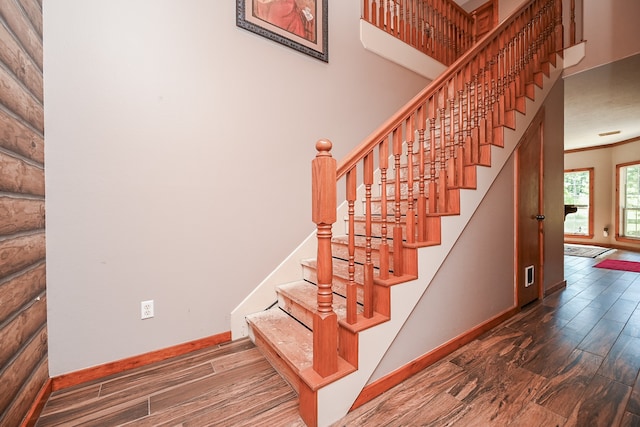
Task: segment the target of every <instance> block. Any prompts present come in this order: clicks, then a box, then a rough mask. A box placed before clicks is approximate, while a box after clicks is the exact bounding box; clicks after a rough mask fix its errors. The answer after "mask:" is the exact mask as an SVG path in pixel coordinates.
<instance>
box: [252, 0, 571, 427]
mask: <svg viewBox="0 0 640 427" xmlns="http://www.w3.org/2000/svg"><path fill="white" fill-rule="evenodd" d="M561 15H562V13H561V2H560V1H559V0H532V1H531V2H529V3H528V4H527V5H524V6H523V7H522V8H521V9H520V10H519V11H518V12H517V13H516V14H514V16H513V17H512V18H510V19H509V20H506V21H505V22H503V24H502V25H500V26H499V27H498V28H497V29H495V30H494V31H493V32H491V33H490V34H489V35H487V36H485V37H484V38H483V39H482V40H481V41H480V42H479V43H478V44H476V45H475V46H474V47H473V48H472V49H471V50H470V51H469V52H468V53H467V54H465V55H464V56H463V57H462V58H460V59H459V60H457V61H456V62H455V63H454V64H453V65H452V66H451V67H450V69H449V70H448V71H447V72H446V73H445V74H444V75H443V76H442V77H440V78H438V79H437V80H435V81H434V82H432V84H431V85H430V86H429V87H428V88H426V89H425V90H424V91H423V92H422V93H420V94H418V95H417V96H416V97H415V98H414V99H413V100H412V101H410V102H409V103H408V104H407V106H405V107H404V108H403V109H402V110H401V111H399V112H398V113H397V114H396V115H395V116H394V117H392V118H390V119H389V121H388V122H387V123H385V124H383V126H381V128H380V129H379V130H378V131H376V132H374V134H372V135H371V137H370V138H368V139H367V140H366V141H365V142H364V143H363V144H362V145H361V146H359V147H358V148H356V149H355V150H354V152H353V153H352V154H351V155H350V156H348V157H347V159H345V160H344V161H342V162H341V163H340V165H336V162H335V161H334V160H333V159H332V158H331V154H330V150H331V143H330V142H329V141H326V140H321V141H319V142H318V143H317V144H316V148H317V149H318V156H317V157H316V159H315V160H314V162H313V166H312V169H313V173H314V196H313V199H314V201H313V202H314V209H313V212H314V222H315V223H316V224H318V257H317V258H315V259H304V260H302V261H301V262H300V264H301V273H300V280H297V281H291V282H287V283H283V284H281V285H279V286H277V288H276V294H277V304H275V305H274V306H272V307H270V308H269V309H267V310H264V311H260V312H256V313H254V314H250V315H248V316H247V317H246V321H247V323H248V325H249V334H250V336H251V338H252V340H253V341H254V342H255V343H256V345H258V346H259V348H260V349H261V350H262V351H263V353H264V354H265V356H266V357H267V359H268V360H269V361H270V362H271V363H272V364H273V366H274V367H276V369H278V371H279V372H280V373H281V374H282V376H283V377H284V378H285V379H286V380H287V381H288V382H289V383H290V384H291V386H292V387H293V388H294V389H295V390H296V392H297V393H298V395H299V396H300V411H301V416H302V418H303V419H304V421H305V422H306V423H307V424H308V425H319V424H320V425H324V424H326V423H327V422H326V421H324V420H319V414H320V413H322V412H323V411H324V410H325V409H324V408H323V405H324V403H323V402H324V401H325V400H327V401H331V400H334V401H335V400H336V399H339V398H336V396H335V394H336V391H335V390H333V389H332V391H331V393H333V394H334V396H331V397H329V398H324V397H323V398H322V399H320V398H319V394H318V393H319V392H320V390H323V389H325V388H327V389H328V387H327V386H329V385H332V387H334V388H335V387H337V386H335V384H337V383H338V382H340V380H341V379H346V378H347V377H350V376H351V377H353V375H351V374H354V375H355V376H360V377H361V378H359V379H357V380H353V381H351V383H355V384H356V385H357V386H356V395H355V396H351V395H350V394H349V393H347V392H345V393H344V396H343V397H342V398H343V399H345V400H349V402H347V403H348V404H347V405H346V408H347V409H348V408H349V407H350V406H351V404H352V403H353V401H354V400H355V397H357V394H358V393H359V391H358V387H359V390H361V388H362V386H364V384H365V383H366V379H367V378H368V376H369V375H370V374H371V372H370V371H371V369H372V368H371V366H373V367H375V364H376V363H377V362H375V359H376V358H377V359H378V360H379V357H382V355H383V354H384V351H385V350H386V348H387V347H385V346H388V345H390V343H391V341H392V340H393V336H395V335H394V334H397V332H398V330H399V329H400V328H401V325H402V322H404V320H403V316H404V319H406V316H408V313H409V312H410V311H411V308H412V307H409V306H406V304H405V306H403V307H402V310H399V309H398V308H397V307H396V306H394V304H398V301H397V300H396V299H397V297H396V296H395V294H394V292H393V290H394V289H395V288H396V287H398V289H400V288H402V287H403V286H415V285H413V284H412V283H415V282H418V281H417V280H416V279H417V278H418V276H419V271H418V270H419V266H422V265H424V263H425V260H424V257H423V256H422V255H421V254H422V252H421V251H422V250H423V249H424V248H429V247H434V246H439V245H441V243H442V241H443V233H445V232H447V233H448V232H449V230H448V229H445V230H443V228H442V221H443V220H444V218H446V217H449V216H459V215H461V211H463V207H464V206H465V203H464V198H465V194H463V191H473V192H476V191H486V190H487V188H488V186H487V184H486V183H485V182H483V184H482V189H480V190H476V187H478V175H479V170H478V168H497V169H498V170H499V169H500V168H501V167H502V165H503V164H504V162H505V159H506V158H507V157H508V156H509V155H510V153H506V154H503V155H501V156H499V157H500V160H499V161H497V162H496V161H495V160H494V157H496V155H495V153H496V151H495V150H496V149H498V150H513V149H514V148H515V143H509V144H507V145H509V146H508V147H505V140H506V137H505V130H514V129H516V128H517V127H518V124H519V123H521V122H522V120H520V122H519V119H518V113H520V114H521V115H525V114H526V115H527V116H528V118H529V119H528V120H529V121H530V120H531V117H533V115H535V112H536V111H535V110H534V111H526V110H527V105H528V104H531V101H534V100H535V98H536V93H537V92H540V90H542V89H543V87H544V85H545V81H548V79H549V77H550V76H551V73H552V71H554V70H555V68H556V65H557V63H556V60H557V54H558V53H559V52H560V51H561V49H562V37H561V35H562V24H561ZM555 76H556V77H554V78H557V76H558V74H557V73H556V74H555ZM520 127H522V125H520ZM525 127H526V126H525ZM518 131H519V132H520V134H522V132H524V129H519V130H518ZM356 171H357V172H356ZM358 174H361V177H358ZM496 175H497V172H493V176H494V177H495V176H496ZM341 178H342V179H343V180H344V181H345V185H346V187H345V193H346V199H347V200H346V206H347V207H346V212H347V213H346V215H345V217H346V219H345V226H344V231H339V230H341V229H342V227H341V225H342V224H336V219H337V218H336V217H337V214H336V212H337V207H336V200H335V195H336V183H337V182H338V181H339V180H340V179H341ZM358 180H360V182H359V183H358ZM485 181H486V180H485ZM474 199H475V200H480V199H481V196H480V197H477V196H474ZM477 203H479V202H477ZM472 209H474V208H472ZM343 211H344V208H343ZM462 213H464V215H466V216H465V218H467V219H468V218H469V217H470V215H471V214H472V212H468V211H466V212H462ZM464 215H463V216H464ZM462 228H463V226H460V227H459V231H457V233H458V234H459V233H460V232H461V231H462ZM453 233H454V234H455V233H456V231H454V232H453ZM456 237H457V236H453V237H452V236H447V241H448V242H452V241H455V238H456ZM448 245H452V243H448ZM447 250H448V249H447ZM421 257H422V258H421ZM434 259H437V258H434ZM421 268H422V267H421ZM428 274H429V273H427V275H426V276H427V277H425V275H424V273H423V271H420V279H421V281H422V282H425V281H426V282H427V283H426V284H424V283H423V284H421V285H420V286H424V287H426V286H428V281H429V280H430V279H429V277H430V276H428ZM411 289H412V290H411V292H409V293H411V294H415V295H421V294H422V292H423V290H422V291H420V289H417V288H416V290H415V291H414V290H413V288H411ZM413 299H415V297H413ZM416 302H417V301H413V304H414V305H415V303H416ZM397 312H403V313H404V314H403V313H400V315H399V318H398V317H396V313H397ZM392 316H393V320H394V321H395V322H390V320H392ZM384 324H387V325H390V324H393V326H388V327H387V328H383V329H384V331H382V332H380V334H384V339H383V340H380V344H381V346H382V347H383V348H380V349H377V351H376V352H375V353H376V354H379V355H380V356H379V357H378V356H372V357H373V359H374V361H373V362H367V364H366V365H367V367H366V369H364V371H363V363H362V361H363V357H369V356H371V354H369V353H371V352H367V353H368V354H367V355H363V354H362V352H363V344H362V342H361V340H362V339H363V338H362V337H363V335H362V334H363V333H364V331H367V332H369V331H373V330H376V329H377V328H376V326H379V325H384ZM372 336H373V335H372ZM367 340H368V341H371V338H367ZM367 345H368V346H370V344H367ZM367 348H368V347H367ZM367 369H368V370H369V371H366V370H367ZM354 378H355V377H354ZM345 384H346V383H345ZM349 387H352V388H353V384H352V385H350V386H349ZM351 393H352V392H351ZM321 400H322V402H321ZM342 406H343V407H344V405H342ZM338 412H340V410H338ZM326 419H329V420H330V419H331V416H329V417H326Z"/></svg>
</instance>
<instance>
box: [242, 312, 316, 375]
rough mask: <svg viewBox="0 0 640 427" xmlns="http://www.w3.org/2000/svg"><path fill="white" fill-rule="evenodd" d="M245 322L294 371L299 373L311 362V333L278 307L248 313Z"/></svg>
mask: <svg viewBox="0 0 640 427" xmlns="http://www.w3.org/2000/svg"><path fill="white" fill-rule="evenodd" d="M247 322H249V324H250V325H251V327H252V328H253V329H254V330H256V329H257V330H258V331H259V333H260V334H261V335H262V336H263V337H264V338H265V339H266V340H267V341H269V342H270V343H271V344H272V348H274V349H275V350H276V351H277V353H278V355H279V356H280V357H282V358H283V359H284V360H285V361H286V362H287V364H288V365H289V366H290V367H292V368H293V369H294V371H296V372H298V373H300V371H303V370H304V369H307V368H309V367H310V366H311V365H312V364H313V333H312V332H311V331H310V330H309V329H307V328H306V327H305V326H304V325H302V324H301V323H299V322H298V321H297V320H295V319H294V318H292V317H291V316H289V315H288V314H287V313H285V312H284V311H282V310H281V309H280V308H272V309H269V310H265V311H261V312H258V313H254V314H250V315H248V316H247Z"/></svg>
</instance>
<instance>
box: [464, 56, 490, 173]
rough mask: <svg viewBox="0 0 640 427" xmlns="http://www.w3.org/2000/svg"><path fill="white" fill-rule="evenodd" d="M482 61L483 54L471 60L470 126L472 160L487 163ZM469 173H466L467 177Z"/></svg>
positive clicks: (477, 162) (475, 162)
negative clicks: (483, 139)
mask: <svg viewBox="0 0 640 427" xmlns="http://www.w3.org/2000/svg"><path fill="white" fill-rule="evenodd" d="M480 62H481V56H476V57H474V58H473V61H472V62H471V66H470V68H469V72H470V74H471V76H470V79H469V85H470V86H469V97H470V98H469V113H468V114H469V116H468V120H469V127H470V132H471V135H470V137H471V141H470V144H471V153H472V157H471V161H472V163H473V164H487V162H486V161H485V159H483V158H481V156H480V141H481V140H480V105H479V103H480V93H479V92H480V91H479V88H478V85H479V80H480ZM472 173H474V175H475V171H474V170H473V169H472ZM466 176H467V175H466V174H465V177H466ZM465 184H475V177H474V180H473V182H465Z"/></svg>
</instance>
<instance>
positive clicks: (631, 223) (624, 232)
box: [616, 162, 640, 239]
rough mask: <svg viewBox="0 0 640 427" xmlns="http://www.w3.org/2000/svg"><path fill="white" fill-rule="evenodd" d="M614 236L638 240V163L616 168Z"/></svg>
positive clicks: (639, 217) (639, 204) (639, 185)
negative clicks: (616, 206) (616, 186)
mask: <svg viewBox="0 0 640 427" xmlns="http://www.w3.org/2000/svg"><path fill="white" fill-rule="evenodd" d="M616 177H617V184H618V191H616V194H617V199H618V200H617V202H618V203H617V205H618V208H617V210H616V223H617V226H616V236H617V237H619V238H622V239H640V162H638V163H627V164H622V165H617V166H616Z"/></svg>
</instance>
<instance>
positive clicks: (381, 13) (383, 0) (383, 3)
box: [378, 0, 387, 31]
mask: <svg viewBox="0 0 640 427" xmlns="http://www.w3.org/2000/svg"><path fill="white" fill-rule="evenodd" d="M386 4H387V0H380V6H378V28H380V29H381V30H384V31H386V29H385V20H384V8H385V6H386Z"/></svg>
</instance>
